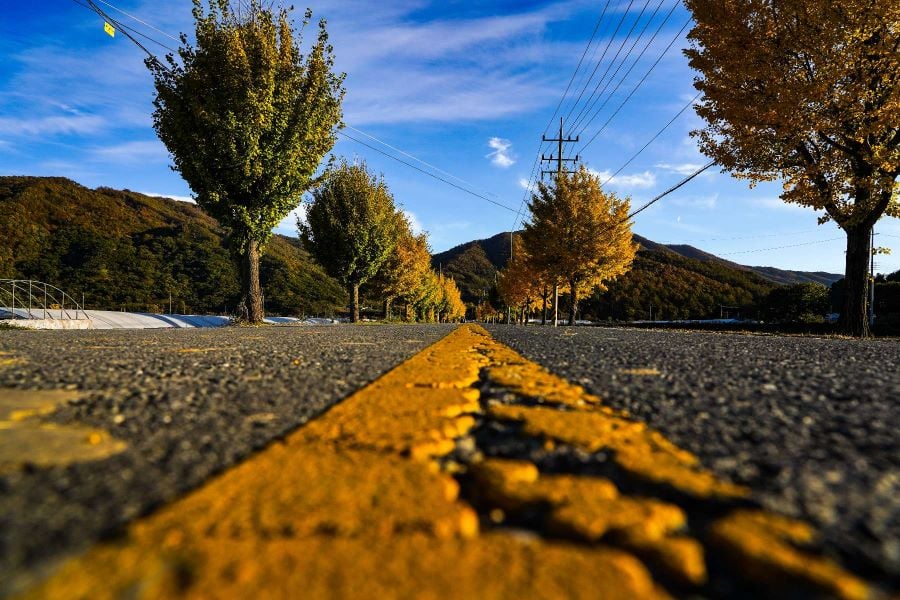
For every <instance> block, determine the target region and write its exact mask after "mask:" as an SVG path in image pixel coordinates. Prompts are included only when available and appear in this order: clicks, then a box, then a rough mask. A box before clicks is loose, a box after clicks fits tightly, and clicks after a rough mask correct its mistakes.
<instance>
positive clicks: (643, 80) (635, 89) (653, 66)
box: [578, 19, 692, 154]
mask: <svg viewBox="0 0 900 600" xmlns="http://www.w3.org/2000/svg"><path fill="white" fill-rule="evenodd" d="M691 21H692V19H688V20H687V21H685V23H684V25H683V26H682V27H681V29H679V30H678V33H677V34H675V37H673V38H672V41H671V42H669V45H668V46H666V49H665V50H663V51H662V53H660V55H659V57H658V58H657V59H656V61H655V62H654V63H653V64H652V65H650V68H649V69H647V72H646V73H644V76H643V77H641V80H640V81H638V82H637V84H635V86H634V87H633V88H632V89H631V91H630V92H629V93H628V95H627V96H626V97H625V99H624V100H622V103H621V104H619V106H618V108H616V110H615V111H614V112H613V114H611V115H610V116H609V118H608V119H607V120H606V122H605V123H604V124H603V125H602V126H601V127H600V129H598V130H597V133H595V134H594V135H593V137H591V139H589V140H588V141H587V142H586V143H585V144H584V146H582V147H581V150H579V151H578V154H581V153H582V152H584V150H585V148H587V147H588V146H590V145H591V144H592V143H593V142H594V140H596V139H597V137H598V136H599V135H600V134H601V133H602V132H603V130H605V129H606V127H607V125H609V124H610V123H611V122H612V120H613V119H614V118H615V117H616V115H617V114H619V111H621V110H622V108H623V107H624V106H625V105H626V104H627V103H628V101H629V100H631V97H632V96H634V94H635V92H637V91H638V89H639V88H640V87H641V86H642V85H643V84H644V82H645V81H646V80H647V77H649V76H650V73H652V72H653V69H655V68H656V66H657V65H658V64H659V63H660V61H661V60H662V59H663V57H664V56H665V55H666V54H667V53H668V52H669V50H670V49H671V48H672V46H673V45H674V44H675V42H676V40H678V38H680V37H681V34H682V33H683V32H684V30H685V29H687V26H688V25H690V23H691ZM591 120H592V121H593V119H591Z"/></svg>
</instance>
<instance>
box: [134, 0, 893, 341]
mask: <svg viewBox="0 0 900 600" xmlns="http://www.w3.org/2000/svg"><path fill="white" fill-rule="evenodd" d="M193 1H194V18H195V39H196V41H195V43H194V44H193V45H191V44H189V43H188V42H187V38H186V37H183V38H182V45H181V46H180V48H179V49H178V52H177V53H176V55H174V56H173V55H169V56H168V57H167V60H166V62H165V63H163V62H161V61H158V60H156V59H155V58H150V59H148V61H147V66H148V67H149V68H150V69H151V71H152V73H153V76H154V83H155V87H156V99H155V100H154V106H155V111H154V114H153V120H154V126H155V128H156V130H157V133H158V135H159V137H160V139H161V140H162V141H163V143H164V144H165V145H166V147H167V148H168V149H169V151H170V152H171V154H172V156H173V158H174V162H175V169H176V170H178V171H179V172H180V173H181V175H182V176H183V177H184V179H185V181H187V183H188V184H189V185H190V187H191V189H192V190H193V192H194V194H195V197H196V200H197V203H198V204H199V205H200V206H201V208H203V209H204V210H205V211H207V212H208V213H209V214H211V215H212V216H214V217H215V218H216V219H218V220H219V222H220V223H221V224H222V225H223V226H224V227H226V228H227V229H228V230H229V232H230V234H231V237H232V242H233V243H232V244H231V247H233V248H234V249H235V252H236V257H237V258H239V260H240V264H241V275H242V276H241V279H242V286H241V287H242V294H243V297H244V301H243V302H242V306H243V307H244V311H243V312H244V313H245V316H246V318H248V319H249V320H250V321H251V322H258V321H260V320H261V319H262V301H261V298H262V296H261V290H260V285H259V262H260V254H261V252H262V251H263V248H264V246H265V244H266V242H267V241H268V239H269V238H270V236H271V234H272V230H273V228H274V227H275V226H276V225H277V224H278V223H279V222H280V221H281V220H283V219H284V218H285V217H286V216H287V214H288V213H289V212H290V211H291V210H292V209H293V208H295V207H296V205H297V202H298V200H299V198H300V197H301V196H302V194H303V193H304V192H306V191H307V190H309V189H311V188H312V187H315V186H316V183H317V182H316V181H315V173H316V172H317V171H318V167H319V164H320V163H321V160H322V158H323V157H324V156H325V155H326V154H327V153H328V152H329V151H330V150H331V148H332V147H333V145H334V141H335V134H336V130H337V128H338V127H339V126H340V124H341V116H342V115H341V101H342V98H343V95H344V88H343V81H344V76H343V75H342V74H336V73H335V72H334V60H333V55H332V48H331V46H330V44H329V43H328V36H327V33H326V28H325V22H324V21H321V22H320V24H319V30H318V37H317V39H316V41H315V43H314V44H313V45H312V47H311V49H310V50H309V52H308V53H307V54H305V55H304V54H303V53H302V52H301V50H300V35H299V33H300V32H298V31H296V30H295V29H294V28H293V27H292V25H291V22H290V19H289V17H288V10H286V9H277V10H274V9H273V8H272V3H270V2H264V1H262V0H249V2H247V3H245V2H241V3H237V7H238V8H237V9H235V7H234V6H232V2H230V1H229V0H208V1H207V3H206V4H207V7H206V8H205V9H204V6H203V4H204V3H203V2H202V1H201V0H193ZM685 4H686V6H687V7H688V9H689V10H690V11H691V13H692V14H693V18H694V23H695V25H694V27H693V28H692V30H691V32H690V34H689V36H688V39H689V41H690V44H691V47H690V48H689V49H687V50H686V51H685V54H686V56H687V57H688V59H689V61H690V65H691V67H693V68H694V69H695V70H696V71H697V73H698V74H699V76H698V77H697V78H696V80H695V87H696V88H697V89H698V90H700V92H702V98H701V99H700V102H699V104H698V106H697V113H698V115H699V116H700V117H701V118H703V119H704V120H705V121H706V127H705V128H704V129H700V130H697V131H695V132H693V135H695V136H696V137H697V139H698V140H699V145H700V149H701V151H702V152H704V153H705V154H707V155H708V156H710V157H712V158H713V159H714V160H715V161H716V162H717V164H718V165H720V166H721V167H722V169H723V170H724V171H728V172H731V173H732V174H734V175H735V176H737V177H741V178H745V179H748V180H750V181H751V182H761V181H771V180H780V181H782V182H784V185H785V192H784V193H783V194H782V198H783V199H784V200H785V201H786V202H792V203H796V204H802V205H805V206H810V207H812V208H815V209H817V210H821V211H824V215H823V216H822V217H821V220H823V221H824V220H833V221H834V222H835V223H837V224H838V225H839V226H840V227H841V228H842V229H843V230H844V231H845V232H846V235H847V253H846V285H847V296H846V298H847V300H846V305H845V307H844V310H843V311H842V313H841V322H842V325H843V329H844V330H845V331H847V332H848V333H852V334H854V335H859V336H867V335H869V325H868V320H867V310H866V309H867V302H868V300H867V288H868V274H867V267H868V263H869V261H870V258H871V252H872V249H871V247H870V239H871V238H870V234H871V231H872V228H873V226H874V225H875V223H876V222H877V221H878V220H879V219H880V218H882V217H883V216H900V195H898V184H897V180H898V177H900V126H898V123H900V58H898V56H900V54H898V52H897V48H898V39H900V38H898V36H900V4H898V3H897V2H876V3H872V2H870V1H869V0H787V1H785V2H777V3H773V2H725V3H723V2H720V1H719V0H685ZM310 18H311V15H310V13H309V12H307V14H306V19H305V21H304V24H306V22H308V21H309V19H310ZM584 177H585V176H584V175H576V176H573V177H571V178H568V177H566V178H562V177H561V178H559V179H558V180H557V181H556V182H554V184H552V185H551V186H550V188H553V187H555V188H556V189H555V190H554V191H553V193H552V194H551V193H550V192H548V191H547V190H548V189H549V188H545V189H542V190H539V194H537V195H535V197H534V198H533V199H532V216H533V220H532V223H531V224H530V225H529V227H526V231H525V232H524V233H523V234H522V242H523V246H522V248H521V253H520V256H521V257H522V258H521V259H517V258H516V257H514V261H515V260H521V261H522V265H520V266H516V265H510V269H509V273H508V274H507V277H508V281H507V282H506V284H505V285H506V287H507V288H508V289H509V294H510V295H509V300H508V302H509V303H510V304H511V305H516V306H529V303H530V302H533V299H534V298H536V297H537V298H540V299H541V301H542V302H544V303H546V301H547V297H548V292H547V290H549V289H551V288H552V289H553V290H558V289H559V286H561V285H562V286H565V287H567V288H568V290H569V295H570V297H571V302H572V307H573V309H575V308H577V303H578V297H579V294H581V293H582V292H583V290H585V289H589V288H591V287H593V286H595V285H602V283H603V281H605V280H608V279H609V278H612V277H615V276H616V275H617V273H620V272H622V269H627V264H630V259H629V258H628V255H629V251H628V250H627V248H625V247H624V246H623V245H622V244H625V243H626V241H625V240H627V243H628V244H630V243H631V242H630V239H628V238H627V237H626V236H625V235H624V234H620V233H617V230H616V228H615V227H612V226H611V224H612V221H607V227H604V226H598V225H597V222H596V220H591V219H588V220H587V221H586V223H589V224H590V225H589V226H587V228H586V229H581V227H582V225H580V224H578V223H579V221H574V222H555V223H554V222H553V219H554V218H555V217H554V216H553V215H554V214H555V215H557V217H558V216H559V215H567V216H574V215H580V214H583V213H584V212H585V210H584V208H583V207H584V206H585V205H584V202H583V198H582V197H588V196H591V195H592V194H593V195H595V196H596V192H595V191H593V190H591V189H590V187H591V186H585V182H586V180H585V178H584ZM570 180H571V183H570ZM592 185H593V184H592ZM596 191H599V186H598V185H597V186H596ZM599 193H600V194H605V193H604V192H602V191H599ZM548 194H549V196H554V200H553V201H554V202H557V203H561V205H562V208H560V207H556V206H554V207H552V208H550V209H548V210H549V212H548V213H547V214H541V210H542V209H543V205H542V202H545V200H547V198H544V196H545V195H548ZM549 196H548V197H549ZM604 197H606V196H604ZM560 198H562V199H563V200H560ZM580 198H581V199H580ZM610 202H612V204H609V205H608V206H609V207H613V206H614V205H615V202H619V201H618V200H615V201H613V200H611V201H610ZM566 203H568V206H565V204H566ZM579 207H581V208H579ZM626 207H627V203H626ZM563 209H565V210H571V211H572V212H571V213H570V214H569V213H566V212H565V211H564V210H563ZM617 210H618V209H617ZM612 212H614V211H613V208H610V214H612ZM626 212H627V208H626ZM604 218H605V217H604ZM542 222H543V224H542ZM554 229H555V230H556V231H558V232H559V237H546V238H544V237H542V235H543V234H542V233H541V232H542V231H543V232H548V231H553V230H554ZM586 233H593V234H594V235H595V238H597V239H599V240H600V241H599V242H598V241H597V239H594V240H591V239H589V237H588V236H587V235H585V234H586ZM628 235H629V236H630V232H629V234H628ZM314 237H315V236H312V237H311V238H310V239H313V238H314ZM551 240H552V241H551ZM548 244H549V245H548ZM553 244H556V245H555V246H554V245H553ZM604 244H608V245H609V246H610V247H609V248H606V247H604ZM630 254H632V255H633V251H631V252H630ZM615 256H618V257H619V258H615V259H613V258H612V257H615ZM529 257H530V258H529ZM617 264H619V266H616V265H617ZM370 266H371V265H370ZM526 267H527V268H526ZM367 269H368V267H367V268H363V269H362V270H363V271H366V270H367ZM517 269H518V270H519V271H520V272H524V273H526V274H528V275H530V277H529V278H527V279H526V280H524V281H526V282H527V281H531V282H532V283H535V282H536V284H537V288H538V289H539V293H538V292H535V290H534V289H531V288H530V287H529V286H525V285H523V283H522V282H521V281H520V282H519V283H518V284H516V285H513V277H514V275H515V273H516V271H517ZM368 270H374V271H375V272H377V270H378V269H377V268H374V269H368ZM354 277H357V276H354ZM372 277H374V275H369V278H370V279H371V278H372ZM348 282H350V279H348ZM349 285H351V284H350V283H348V286H349ZM435 287H436V286H434V285H432V286H431V292H434V291H435V289H434V288H435ZM532 287H533V286H532ZM514 290H515V291H514ZM432 296H433V294H431V295H429V294H425V295H423V297H432ZM397 298H401V296H399V295H398V296H397ZM412 304H413V305H414V306H415V305H416V304H415V302H412ZM420 305H421V301H420ZM417 310H419V311H420V312H422V309H417ZM431 310H432V309H426V310H424V313H425V314H430V313H431ZM576 312H577V311H576V310H572V311H570V321H574V319H575V314H576Z"/></svg>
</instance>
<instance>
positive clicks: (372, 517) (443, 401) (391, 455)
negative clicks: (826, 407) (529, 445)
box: [25, 326, 867, 599]
mask: <svg viewBox="0 0 900 600" xmlns="http://www.w3.org/2000/svg"><path fill="white" fill-rule="evenodd" d="M485 373H486V374H487V375H488V377H489V379H490V381H491V383H492V384H496V385H500V386H503V387H505V388H506V389H508V390H510V391H511V392H512V393H513V394H515V395H516V397H518V398H525V397H527V398H532V399H540V400H541V401H542V402H546V403H549V404H551V405H555V406H554V407H550V408H548V407H546V406H522V405H516V404H502V403H499V404H498V403H492V404H491V406H490V408H488V409H485V407H484V405H485V404H488V403H489V402H487V399H485V398H482V397H481V393H480V391H479V389H480V385H479V383H480V377H481V376H482V375H483V374H485ZM550 413H555V415H556V416H553V415H551V414H550ZM559 415H562V417H559V418H557V416H559ZM482 419H485V420H501V421H505V422H511V423H519V424H521V425H522V430H523V431H522V435H525V436H532V437H535V438H539V439H541V440H543V442H544V444H545V447H546V448H550V449H552V448H553V447H554V445H555V444H572V445H574V446H578V447H581V448H584V449H585V451H597V450H599V449H607V450H609V451H610V452H612V453H613V454H614V455H615V459H614V460H615V461H616V464H617V465H618V467H619V468H621V469H622V470H623V471H625V472H627V473H630V474H632V475H633V476H634V477H636V478H639V479H641V480H646V481H647V482H649V484H651V485H664V486H670V487H672V488H674V489H677V490H679V492H680V493H682V494H685V495H691V496H696V497H698V498H701V499H705V498H719V499H721V498H724V499H731V498H742V497H743V496H745V495H746V493H747V491H746V490H744V489H743V488H739V487H737V486H734V485H732V484H729V483H728V482H724V481H719V480H717V479H716V478H715V477H714V476H713V475H712V474H711V473H709V472H707V471H704V470H703V469H702V468H701V467H700V466H699V464H698V461H697V460H696V458H695V457H693V456H692V455H690V454H689V453H687V452H685V451H683V450H680V449H678V448H677V447H675V446H674V445H673V444H671V443H670V442H668V441H666V440H665V438H663V437H662V436H661V435H659V434H658V433H655V432H652V431H650V430H648V429H647V428H646V427H645V426H643V425H641V424H639V423H636V422H634V421H632V420H630V419H628V417H627V416H626V415H624V414H622V413H617V412H615V411H612V410H611V409H609V408H607V407H604V406H602V404H601V403H600V400H599V399H598V398H596V397H593V396H590V395H588V394H586V393H585V392H584V391H583V390H581V388H578V387H577V386H572V385H570V384H568V383H567V382H565V381H564V380H561V379H559V378H555V377H554V376H552V375H551V374H549V373H548V372H547V371H546V370H544V369H543V368H541V367H539V366H538V365H535V364H534V363H530V362H529V361H527V360H525V359H524V358H522V357H521V356H519V355H517V354H515V353H514V352H513V351H512V350H510V349H509V348H506V347H505V346H502V345H500V344H498V343H497V342H495V341H493V340H492V339H491V338H490V337H489V336H488V334H487V332H485V331H484V330H483V329H481V328H479V327H475V326H464V327H461V328H458V329H456V330H454V331H453V332H452V333H451V334H450V335H448V336H447V337H446V338H444V339H443V340H441V341H439V342H437V343H436V344H434V345H432V346H430V347H429V348H426V349H425V350H424V351H422V352H420V353H419V354H417V355H416V356H414V357H413V358H412V359H410V360H409V361H407V362H405V363H403V364H401V365H399V366H398V367H396V368H395V369H394V370H392V371H391V372H389V373H387V374H386V375H384V376H383V377H381V378H380V379H378V380H376V381H375V382H373V383H372V384H371V385H369V386H367V387H365V388H363V389H361V390H360V391H358V392H356V393H355V394H353V395H352V396H351V397H349V398H348V399H346V400H345V401H343V402H342V403H340V404H338V405H336V406H335V407H334V408H332V409H331V410H330V411H329V412H327V413H326V414H325V415H323V416H322V417H320V418H319V419H316V420H315V421H313V422H311V423H309V424H307V425H306V426H304V427H302V428H300V429H298V430H297V431H295V432H294V433H293V434H291V435H289V436H287V437H286V438H285V439H284V440H283V441H278V442H274V443H273V444H271V445H270V446H269V447H267V448H266V449H264V450H263V451H261V452H259V453H258V454H256V455H254V456H252V457H251V458H249V459H247V460H246V461H244V462H243V463H241V464H239V465H237V466H236V467H233V468H231V469H229V470H227V471H225V472H224V473H222V474H221V475H219V476H218V477H216V478H214V479H212V480H211V481H209V482H208V483H206V484H205V485H204V486H202V487H201V488H199V489H197V490H195V491H194V492H192V493H190V494H188V495H187V496H185V497H183V498H182V499H180V500H177V501H175V502H173V503H171V504H169V505H168V506H165V507H163V508H162V509H160V510H158V511H157V512H155V513H154V514H152V515H150V516H148V517H146V518H143V519H140V520H138V521H136V522H134V523H132V524H131V525H130V526H129V527H128V528H127V530H126V531H125V532H124V534H123V535H122V536H121V537H120V538H119V539H117V540H114V541H110V542H106V543H102V544H100V545H98V546H96V547H94V548H93V549H91V550H89V551H88V552H87V553H85V554H83V555H81V556H79V557H76V558H73V559H70V560H68V561H66V562H65V563H63V564H62V566H60V567H59V568H58V569H57V570H56V571H55V573H54V574H53V575H52V576H51V577H50V578H49V579H48V580H46V581H44V582H43V583H41V584H40V585H37V586H35V587H32V588H31V589H30V590H27V591H26V592H25V597H29V598H58V597H66V598H123V597H128V598H132V597H134V598H173V597H185V598H231V597H235V598H239V597H253V598H269V597H272V598H281V597H287V598H292V597H302V598H516V597H523V598H598V597H604V598H629V599H631V598H665V597H668V593H667V591H666V589H665V588H664V587H663V586H662V584H661V583H660V582H658V581H657V580H655V579H654V574H656V573H659V574H661V576H663V577H665V578H666V580H667V581H674V582H677V583H678V584H679V585H687V586H702V585H703V583H704V581H705V579H706V566H705V559H704V545H703V543H702V542H701V541H699V540H697V539H695V538H694V537H691V536H690V535H688V534H687V533H686V531H687V529H686V528H687V527H688V525H689V524H688V518H689V517H688V515H687V511H686V509H684V508H683V507H680V506H677V505H675V504H673V503H671V502H668V501H663V500H659V499H655V498H648V497H639V496H628V495H627V494H625V493H624V492H623V491H622V490H620V489H619V488H618V487H617V485H616V484H615V483H614V482H613V481H610V480H607V479H604V478H601V477H588V476H579V475H566V474H552V473H541V472H540V471H539V470H538V468H537V467H536V466H535V465H534V464H533V463H530V462H528V461H523V460H507V459H483V458H482V459H480V460H479V459H477V458H476V459H475V460H474V462H472V464H468V465H459V464H456V463H455V462H453V461H450V460H449V458H450V457H449V456H448V455H451V454H452V453H453V452H454V450H455V449H456V447H457V443H458V442H459V441H460V440H461V438H467V437H470V436H471V434H472V432H473V429H474V428H475V427H476V426H477V424H478V423H479V420H482ZM579 422H581V423H582V424H580V425H579ZM654 465H656V467H658V469H657V468H656V467H655V466H654ZM454 471H463V472H465V476H464V477H466V478H467V479H464V481H466V482H467V483H466V485H467V487H468V486H469V485H470V483H471V484H474V486H475V489H474V491H472V490H468V489H467V492H466V497H465V498H463V497H462V496H461V491H460V485H459V483H458V482H457V480H456V479H455V478H454V477H453V476H452V474H451V473H452V472H454ZM536 505H540V506H542V507H544V508H546V509H547V510H548V516H547V523H546V531H542V532H538V533H527V532H523V531H522V530H516V529H511V528H502V527H501V528H494V527H491V526H490V525H488V526H487V528H485V527H484V526H482V525H481V523H482V521H480V519H479V517H478V514H477V513H476V510H475V507H476V506H477V507H479V510H482V511H483V512H482V514H489V515H490V519H489V520H490V521H492V522H502V521H503V520H504V518H505V515H514V514H516V513H517V512H520V511H523V510H525V509H527V508H529V507H534V506H536ZM486 508H488V509H489V510H487V511H485V509H486ZM729 518H730V520H729ZM483 522H485V523H487V522H488V521H487V520H485V521H483ZM773 523H775V521H772V520H766V519H764V518H761V517H759V515H758V514H757V513H756V512H753V511H745V512H742V513H740V512H735V514H734V515H729V517H726V519H723V520H722V522H721V523H720V524H719V526H718V527H717V528H715V538H714V539H715V542H716V543H717V544H719V545H720V547H722V548H724V549H725V550H727V552H726V553H727V554H728V555H729V556H732V557H733V558H734V560H735V564H736V565H737V568H736V570H739V569H741V568H743V567H744V566H745V565H746V566H747V568H748V569H749V568H757V569H759V570H762V571H765V572H766V573H777V574H778V578H786V579H788V580H790V581H791V582H793V581H794V580H795V579H798V578H799V579H801V580H803V581H807V582H809V583H810V584H811V585H815V586H818V587H820V588H824V589H825V590H826V591H830V592H833V593H836V594H838V595H841V596H844V597H864V596H863V595H861V594H865V593H866V592H867V588H866V587H865V584H863V583H862V582H860V581H859V580H857V579H855V578H854V577H853V576H851V575H849V574H847V573H845V572H843V571H841V570H840V568H839V567H837V565H834V564H832V563H829V562H828V561H825V560H824V559H820V558H817V557H815V556H812V555H808V554H806V553H803V552H802V551H800V550H798V549H796V547H795V544H802V543H804V542H805V541H808V538H804V537H803V536H801V535H794V534H796V533H797V532H796V531H795V530H794V529H792V527H794V528H796V527H801V526H795V525H792V523H793V522H789V521H787V520H781V521H778V522H777V523H776V525H778V526H780V528H779V527H776V526H773ZM747 531H750V532H751V534H753V535H750V536H749V537H748V535H746V532H747ZM804 531H805V532H806V533H810V532H809V531H807V530H804ZM754 532H755V533H754ZM810 535H811V533H810ZM760 536H762V537H763V538H765V539H767V540H769V541H773V540H774V542H773V543H774V545H777V546H778V548H779V553H780V554H773V555H767V556H765V557H764V558H762V559H761V558H759V557H758V556H757V553H756V550H755V549H756V546H757V545H758V542H759V539H762V538H761V537H760ZM766 536H768V537H766Z"/></svg>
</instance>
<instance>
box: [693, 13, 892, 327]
mask: <svg viewBox="0 0 900 600" xmlns="http://www.w3.org/2000/svg"><path fill="white" fill-rule="evenodd" d="M685 4H686V5H687V7H688V8H689V9H690V10H691V12H692V13H693V15H694V20H695V23H696V24H695V26H694V28H693V29H692V30H691V32H690V34H689V36H688V37H689V39H690V41H691V47H690V48H689V49H688V50H686V51H685V54H686V55H687V57H688V58H689V60H690V65H691V66H692V67H693V68H694V69H696V70H697V71H698V72H699V74H700V76H699V77H697V78H696V80H695V87H696V88H697V89H698V90H700V91H701V92H702V93H703V97H702V100H701V102H700V103H699V104H698V106H697V113H698V114H699V115H700V116H701V117H702V118H703V119H705V121H706V123H707V125H706V127H705V128H704V129H701V130H698V131H695V132H693V134H694V135H695V136H696V137H697V138H698V139H699V142H700V148H701V150H702V151H703V152H704V153H706V154H707V155H709V156H710V157H712V158H714V159H715V160H716V162H717V163H718V164H720V165H721V166H722V167H723V168H724V169H725V170H726V171H730V172H731V173H733V174H735V175H736V176H738V177H742V178H746V179H748V180H750V181H751V182H753V183H756V182H762V181H772V180H781V181H783V183H784V193H783V194H782V196H781V197H782V199H783V200H784V201H786V202H791V203H796V204H801V205H804V206H809V207H812V208H814V209H817V210H823V211H824V212H825V215H824V216H823V217H822V218H820V222H825V221H828V220H833V221H834V222H835V223H837V225H838V226H840V227H841V228H842V229H843V230H844V231H845V233H846V235H847V254H846V265H845V276H846V284H847V297H846V304H845V306H844V309H843V311H842V313H841V323H842V325H843V328H844V330H845V331H846V332H847V333H851V334H854V335H858V336H866V335H868V334H869V325H868V319H867V314H866V313H867V293H866V291H867V286H868V274H867V269H868V265H869V261H870V256H871V252H872V250H871V248H870V235H871V232H872V228H873V227H874V225H875V223H876V222H877V221H878V220H879V219H880V218H882V217H883V216H885V215H887V216H892V217H898V216H900V201H898V183H897V178H898V176H900V2H896V1H888V0H884V1H881V0H876V1H874V2H873V1H871V0H781V1H779V2H773V1H772V0H685Z"/></svg>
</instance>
